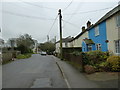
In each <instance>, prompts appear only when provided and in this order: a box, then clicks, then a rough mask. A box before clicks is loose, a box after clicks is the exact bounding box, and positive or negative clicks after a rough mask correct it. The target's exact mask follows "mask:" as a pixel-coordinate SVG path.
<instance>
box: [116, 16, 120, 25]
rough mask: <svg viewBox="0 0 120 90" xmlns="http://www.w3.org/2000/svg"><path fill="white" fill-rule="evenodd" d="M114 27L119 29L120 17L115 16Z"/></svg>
mask: <svg viewBox="0 0 120 90" xmlns="http://www.w3.org/2000/svg"><path fill="white" fill-rule="evenodd" d="M116 26H117V27H120V15H119V14H118V15H117V16H116Z"/></svg>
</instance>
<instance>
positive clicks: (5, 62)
mask: <svg viewBox="0 0 120 90" xmlns="http://www.w3.org/2000/svg"><path fill="white" fill-rule="evenodd" d="M10 62H12V60H8V61H4V62H2V65H4V64H7V63H10Z"/></svg>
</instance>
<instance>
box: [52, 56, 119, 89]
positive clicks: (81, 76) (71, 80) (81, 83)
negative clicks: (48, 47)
mask: <svg viewBox="0 0 120 90" xmlns="http://www.w3.org/2000/svg"><path fill="white" fill-rule="evenodd" d="M53 58H54V60H55V61H56V62H57V63H58V64H59V66H60V68H61V71H62V73H63V75H64V78H65V81H66V80H67V81H66V83H68V84H67V85H68V87H69V88H118V86H119V85H118V84H119V83H118V73H117V72H97V73H93V74H86V73H81V72H79V71H78V70H77V69H76V68H74V67H73V66H72V65H70V64H69V63H67V62H65V61H61V60H60V59H58V58H57V57H54V56H53Z"/></svg>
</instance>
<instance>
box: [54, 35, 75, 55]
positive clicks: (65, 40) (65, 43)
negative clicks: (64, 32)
mask: <svg viewBox="0 0 120 90" xmlns="http://www.w3.org/2000/svg"><path fill="white" fill-rule="evenodd" d="M72 39H73V37H70V36H69V37H67V38H63V39H62V47H63V48H67V47H70V41H71V40H72ZM55 46H56V49H55V52H56V53H60V40H59V41H57V42H56V44H55Z"/></svg>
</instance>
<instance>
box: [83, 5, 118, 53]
mask: <svg viewBox="0 0 120 90" xmlns="http://www.w3.org/2000/svg"><path fill="white" fill-rule="evenodd" d="M118 12H119V9H118V6H117V7H115V8H114V9H113V10H111V11H110V12H108V13H107V14H106V15H105V16H103V17H102V18H101V19H100V20H99V21H98V22H96V23H95V24H94V25H91V22H90V21H88V23H87V26H88V28H87V31H88V38H84V39H83V41H82V51H83V52H88V51H94V50H101V51H103V52H106V51H109V46H111V45H112V44H111V45H110V42H114V40H112V41H111V39H109V38H108V36H112V35H110V34H109V32H111V31H110V29H109V30H108V28H109V27H110V26H108V25H107V24H108V21H109V20H111V17H113V16H115V15H116V14H117V13H118ZM117 16H119V15H118V14H117ZM113 25H114V23H113ZM112 27H113V26H112ZM114 31H115V30H114ZM114 31H112V32H113V35H114V34H115V33H114ZM116 35H117V34H116ZM116 35H115V36H116Z"/></svg>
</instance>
